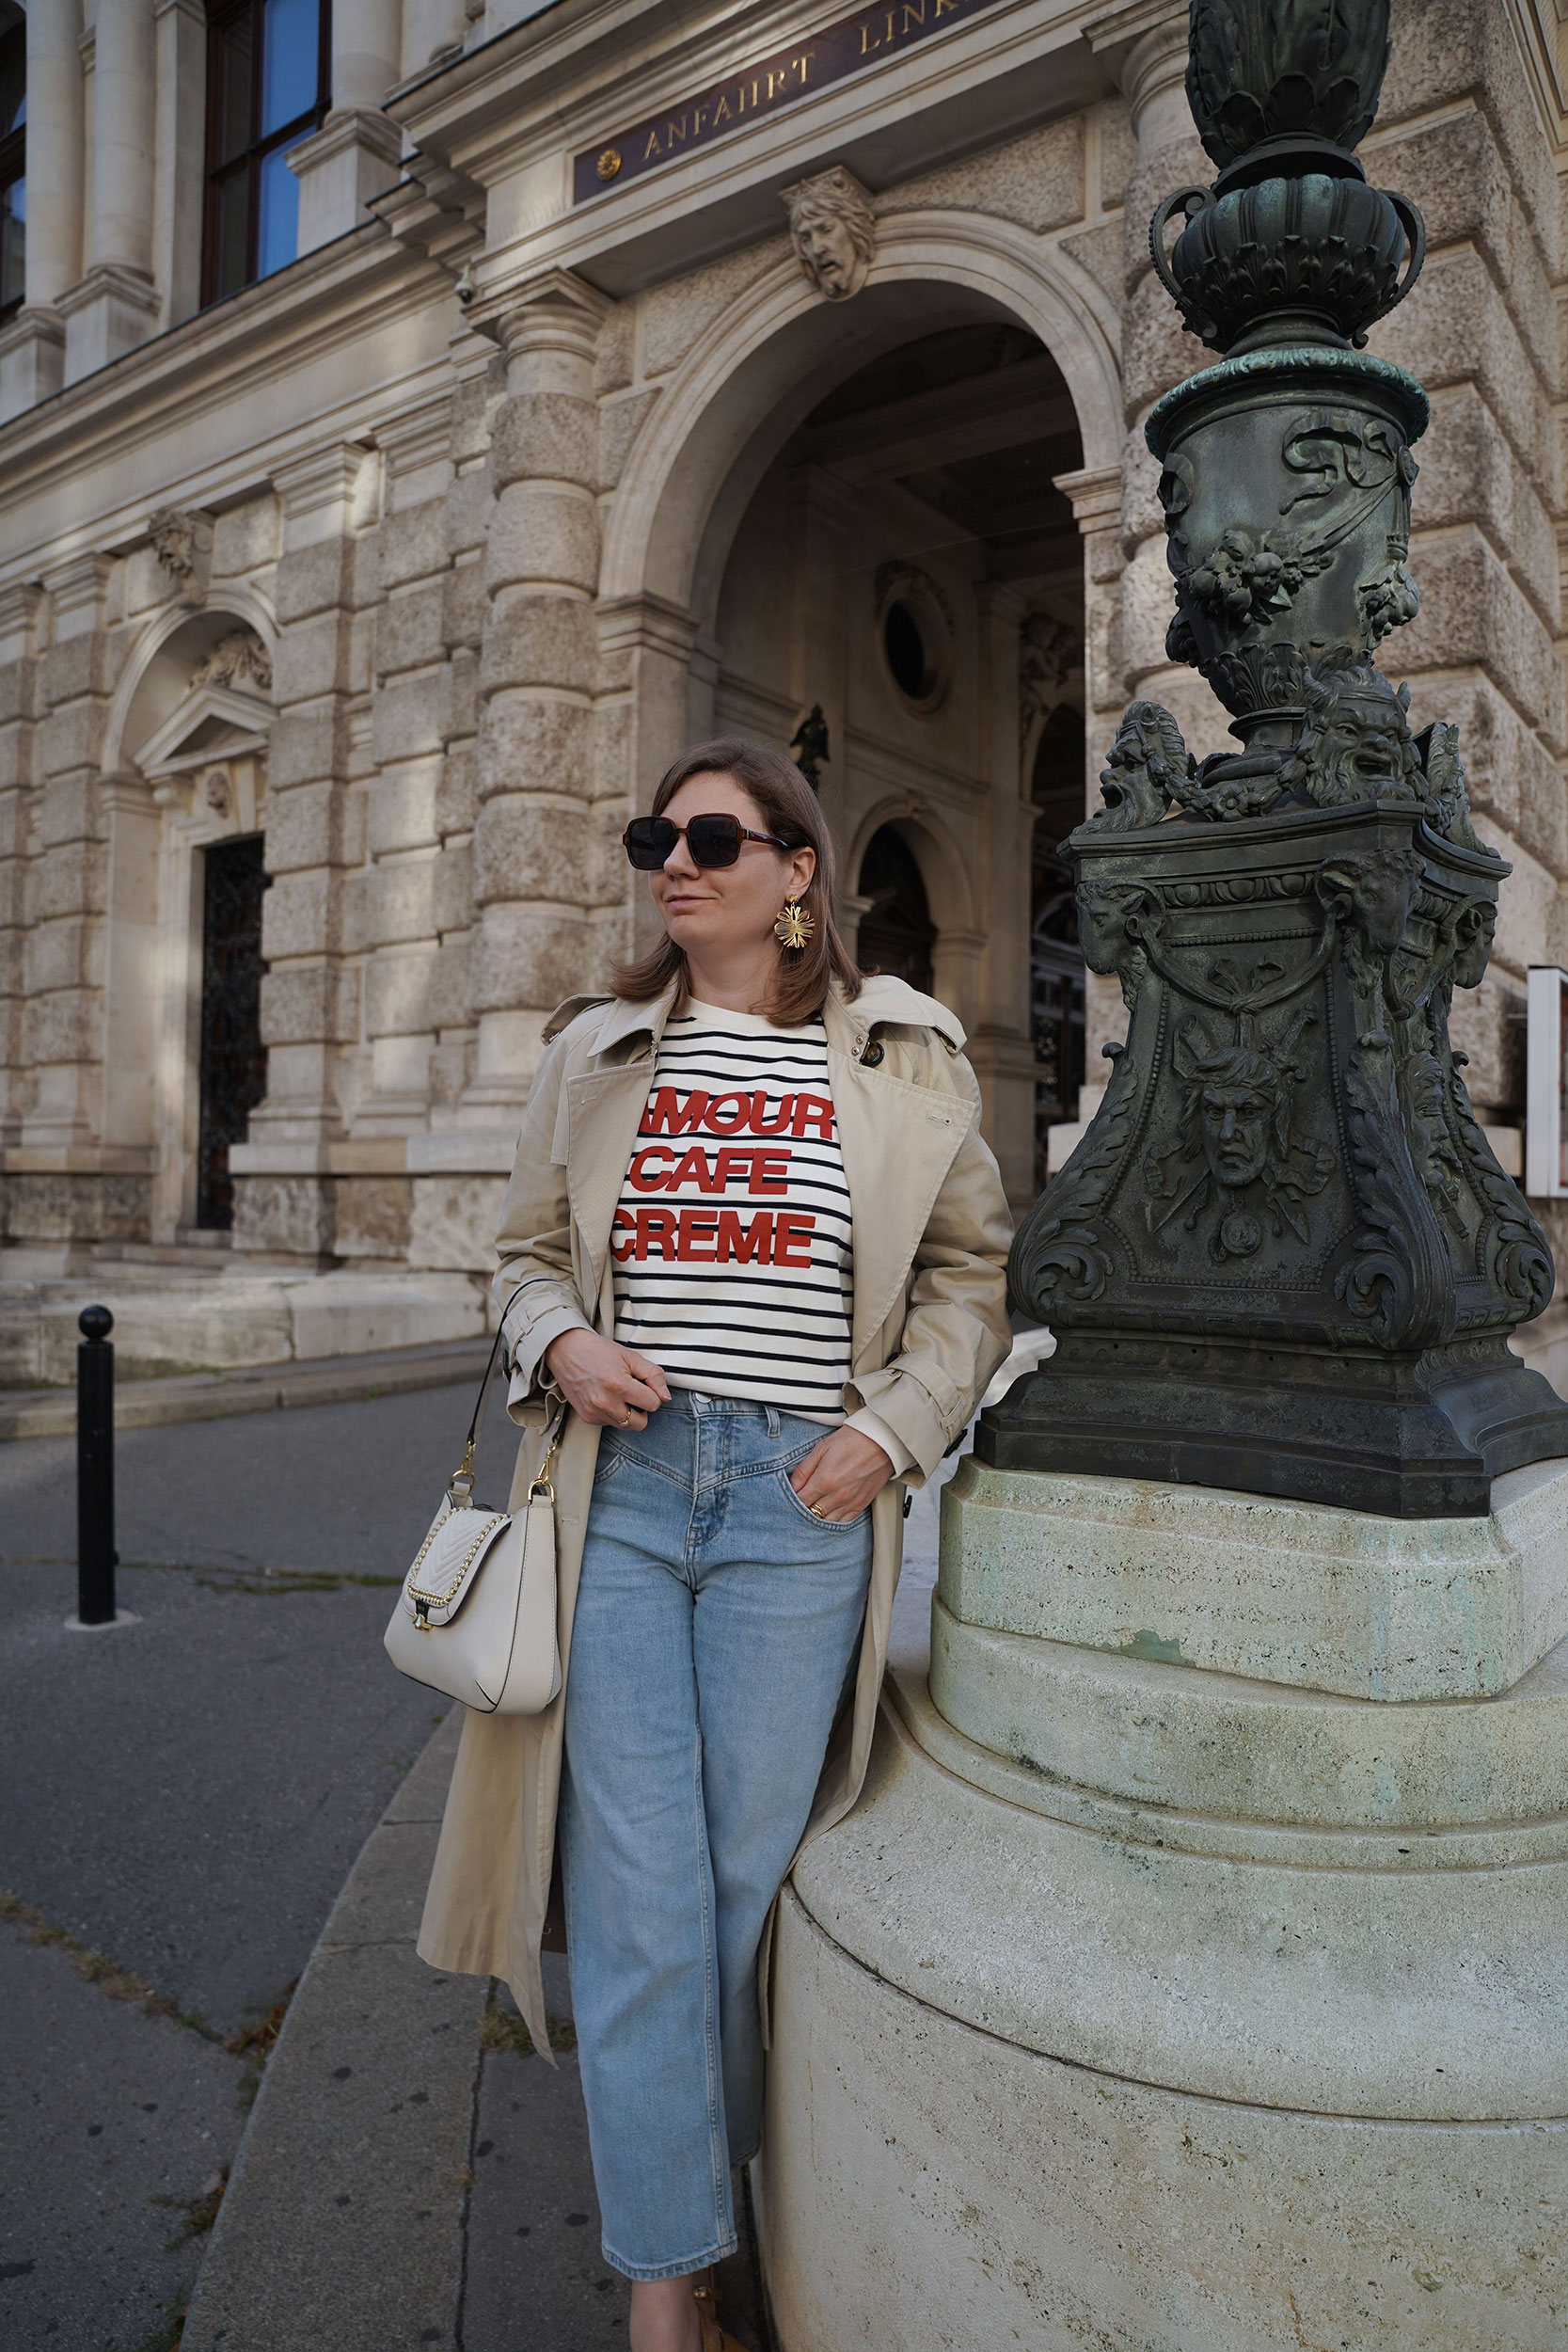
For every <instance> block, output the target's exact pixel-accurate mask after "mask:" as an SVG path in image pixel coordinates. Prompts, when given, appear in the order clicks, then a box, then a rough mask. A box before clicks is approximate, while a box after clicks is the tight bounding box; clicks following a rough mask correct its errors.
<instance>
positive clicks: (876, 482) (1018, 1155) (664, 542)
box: [599, 211, 1121, 1207]
mask: <svg viewBox="0 0 1568 2352" xmlns="http://www.w3.org/2000/svg"><path fill="white" fill-rule="evenodd" d="M878 240H879V242H878V256H877V261H876V263H875V265H874V267H873V270H872V273H871V277H870V279H869V280H868V282H867V284H866V286H865V288H864V290H863V293H862V294H859V295H857V296H855V297H854V299H853V300H852V301H849V302H845V303H838V304H829V303H825V302H824V301H823V300H822V298H821V297H820V295H819V294H817V293H816V290H815V289H814V288H812V287H811V286H810V285H809V284H808V283H807V282H806V280H805V279H804V278H803V276H802V274H801V272H800V268H799V266H798V264H797V263H796V262H795V261H794V259H793V256H786V257H784V258H782V259H781V261H780V262H779V263H777V264H776V265H774V266H773V267H772V268H770V269H769V270H768V271H767V272H765V273H764V274H763V275H762V276H761V277H760V278H758V279H757V280H756V281H755V282H754V283H753V285H752V288H751V289H749V291H748V294H747V296H746V298H745V300H744V301H743V302H741V303H737V304H734V305H731V306H729V307H727V308H726V309H725V310H724V311H723V312H722V313H721V314H720V316H719V317H718V319H717V322H716V324H715V326H713V327H712V328H711V329H710V330H709V331H708V332H707V333H706V334H705V335H704V336H703V337H701V338H699V339H698V340H697V341H696V342H694V344H693V347H692V349H691V351H690V352H689V355H688V356H687V357H686V358H685V359H684V360H683V362H682V364H681V365H680V367H679V368H678V369H676V370H675V371H673V373H672V375H671V376H670V377H669V378H667V379H666V381H665V384H664V387H663V389H661V391H660V393H659V396H658V403H657V408H656V409H655V410H654V411H653V413H652V415H651V416H650V418H649V421H648V423H647V425H646V426H645V428H644V430H643V432H642V433H641V435H640V436H639V437H638V439H637V440H636V442H635V443H634V445H633V448H632V451H631V454H630V459H629V461H628V464H627V468H626V473H625V475H624V477H623V480H622V482H621V485H620V486H619V488H618V490H617V492H616V495H615V498H614V500H613V501H612V503H611V505H610V509H609V511H608V514H607V517H606V530H605V537H604V545H603V560H602V564H601V573H600V579H601V598H600V608H599V609H600V614H601V627H602V628H603V629H604V632H605V642H606V645H607V651H609V650H611V649H612V652H613V658H614V659H615V660H616V661H617V663H618V664H621V663H625V662H626V650H625V649H626V648H627V647H628V646H629V647H631V648H633V652H632V658H631V661H630V663H629V664H627V665H626V666H627V669H628V670H629V676H630V683H631V689H632V703H631V723H630V725H629V727H627V726H626V722H625V721H618V724H620V725H621V726H622V727H623V730H624V739H626V740H627V741H628V743H629V745H630V761H631V768H632V773H631V775H630V777H629V778H628V783H629V786H630V791H631V796H632V798H633V799H634V800H635V801H637V802H638V803H641V804H643V805H645V804H646V800H647V797H648V795H649V793H650V792H651V790H652V787H653V785H654V783H655V781H656V780H657V775H658V773H659V771H660V770H661V769H662V768H663V767H664V766H665V765H666V764H667V763H668V761H669V759H670V758H671V757H672V756H673V755H674V754H675V752H676V751H678V750H679V749H680V747H681V745H682V744H683V743H684V742H686V741H690V740H692V739H696V738H700V737H701V736H703V735H705V734H709V733H713V732H717V731H719V730H721V729H723V730H726V731H728V730H736V731H739V732H743V733H748V734H755V735H758V736H761V737H764V738H765V739H769V740H771V741H774V742H777V743H781V744H787V743H788V742H789V741H790V739H791V738H792V737H793V736H794V735H795V734H796V733H797V731H798V729H799V728H800V724H801V722H802V721H803V720H804V719H806V718H807V716H808V714H810V713H811V712H812V711H813V710H814V709H815V708H816V707H818V706H819V707H820V709H821V712H822V715H823V718H824V720H825V722H826V725H827V734H828V755H827V757H826V758H825V759H824V760H822V761H820V762H819V763H818V777H819V787H820V791H821V797H822V802H823V806H824V809H825V810H826V812H827V814H828V816H829V818H830V821H831V823H832V827H833V831H834V835H835V839H836V841H837V843H838V847H839V851H840V874H841V888H842V891H843V903H842V914H843V916H844V918H845V924H846V929H847V933H848V935H849V937H850V938H851V940H852V941H857V942H858V944H859V946H860V948H861V951H862V955H863V961H866V962H868V963H877V964H880V965H881V966H882V967H883V968H884V969H895V968H897V969H900V970H902V971H903V972H904V973H905V974H906V975H909V976H913V974H915V973H916V972H918V973H920V974H924V973H925V971H926V969H927V964H928V965H929V969H930V975H931V978H930V982H929V985H931V986H932V987H933V989H934V992H935V993H937V994H939V995H941V996H942V997H943V998H944V999H945V1000H946V1001H947V1002H949V1003H950V1004H952V1005H953V1007H954V1009H955V1010H956V1011H957V1012H958V1016H959V1018H960V1019H961V1020H962V1021H963V1023H964V1025H965V1027H966V1029H967V1030H968V1032H969V1035H970V1040H971V1047H970V1050H971V1054H972V1057H973V1059H974V1066H975V1069H976V1072H977V1074H978V1076H979V1079H980V1085H981V1092H982V1098H983V1105H984V1108H983V1118H984V1124H985V1129H986V1133H987V1135H988V1136H989V1137H990V1141H991V1142H992V1145H993V1148H994V1149H995V1150H996V1151H997V1153H998V1157H999V1159H1000V1160H1001V1162H1002V1166H1003V1172H1004V1177H1005V1181H1006V1184H1007V1189H1008V1192H1009V1195H1010V1197H1011V1198H1012V1199H1013V1200H1014V1202H1015V1204H1016V1205H1017V1206H1019V1207H1022V1206H1023V1205H1024V1204H1025V1203H1026V1202H1027V1201H1028V1200H1031V1199H1032V1198H1033V1196H1034V1191H1035V1176H1036V1161H1037V1153H1036V1148H1035V1147H1036V1129H1037V1070H1036V1047H1035V1041H1034V1035H1033V1029H1032V1015H1031V997H1032V977H1031V923H1032V914H1033V908H1032V904H1031V850H1032V836H1033V832H1034V826H1035V815H1036V812H1035V810H1034V808H1033V806H1032V804H1031V801H1030V792H1029V786H1030V778H1031V773H1032V770H1031V765H1030V762H1031V756H1032V754H1033V751H1034V748H1035V743H1036V741H1037V735H1038V727H1039V720H1040V700H1039V691H1038V689H1039V677H1038V671H1039V662H1040V648H1041V646H1042V645H1043V646H1044V647H1045V648H1046V649H1047V654H1048V657H1049V659H1048V663H1047V666H1048V668H1050V669H1051V672H1052V680H1051V683H1052V692H1053V696H1054V699H1055V700H1060V699H1061V698H1062V696H1063V694H1067V695H1068V696H1069V697H1070V696H1072V695H1074V694H1075V695H1076V699H1077V700H1078V701H1079V702H1080V703H1081V702H1082V700H1083V668H1082V665H1083V653H1082V647H1083V644H1084V639H1085V611H1084V565H1083V551H1082V540H1081V538H1080V536H1079V533H1078V530H1077V527H1076V523H1075V520H1074V515H1073V509H1072V505H1071V502H1070V500H1069V497H1068V496H1067V495H1066V494H1065V493H1064V491H1063V489H1062V487H1061V486H1060V484H1059V483H1058V481H1057V477H1058V476H1059V475H1067V476H1069V477H1075V476H1076V475H1077V474H1078V473H1079V472H1080V470H1081V469H1083V468H1085V467H1090V468H1095V467H1099V468H1108V467H1109V466H1110V465H1111V464H1112V463H1113V462H1114V461H1115V460H1116V459H1117V456H1118V453H1119V442H1120V435H1121V421H1120V393H1119V388H1118V385H1117V369H1116V362H1115V357H1114V353H1113V349H1112V342H1111V338H1112V333H1113V331H1114V325H1113V322H1112V318H1111V311H1110V306H1109V305H1108V304H1107V303H1106V301H1105V299H1104V297H1103V295H1102V294H1101V293H1100V290H1099V289H1098V288H1096V287H1094V285H1093V284H1092V281H1090V280H1089V279H1088V278H1087V277H1086V276H1085V275H1083V274H1081V273H1079V272H1077V271H1076V270H1075V269H1074V268H1073V266H1072V265H1071V264H1070V263H1069V262H1066V261H1065V260H1064V259H1063V257H1062V256H1061V255H1060V254H1058V253H1056V252H1055V251H1054V250H1053V248H1052V247H1050V246H1046V245H1043V244H1042V243H1041V242H1040V241H1039V240H1037V239H1036V238H1034V237H1031V236H1030V235H1029V234H1028V233H1027V232H1025V231H1022V230H1018V229H1016V228H1014V227H1013V226H1012V225H1011V224H1009V223H1006V222H1003V221H999V220H996V219H994V218H992V217H990V216H985V215H938V214H934V213H921V212H918V211H911V212H909V213H907V214H898V213H890V214H884V215H880V216H879V223H878ZM687 631H689V634H687V633H686V632H687ZM1074 681H1076V682H1075V683H1074ZM1082 798H1083V778H1082V774H1080V778H1079V804H1080V809H1081V807H1082ZM890 827H891V828H892V829H893V834H894V837H895V839H896V840H897V841H898V843H899V844H900V845H901V847H900V848H898V849H894V848H892V847H891V846H890V845H889V843H888V841H887V840H885V839H879V838H878V836H879V835H881V834H883V832H884V829H886V828H890ZM874 845H875V846H874ZM868 861H869V863H868ZM895 867H896V869H897V870H896V871H895ZM922 899H923V900H924V910H923V911H922V906H921V901H922ZM644 919H645V918H644Z"/></svg>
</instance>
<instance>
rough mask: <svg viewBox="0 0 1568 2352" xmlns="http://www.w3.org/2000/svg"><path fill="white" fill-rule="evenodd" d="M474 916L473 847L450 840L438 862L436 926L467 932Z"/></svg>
mask: <svg viewBox="0 0 1568 2352" xmlns="http://www.w3.org/2000/svg"><path fill="white" fill-rule="evenodd" d="M492 805H494V806H498V807H505V806H506V805H507V803H504V802H498V803H492ZM473 919H474V881H473V847H472V844H471V843H470V842H467V841H449V842H448V843H447V845H446V847H445V848H444V849H443V850H442V851H441V854H440V856H439V857H438V858H437V859H436V930H438V931H440V932H442V933H443V934H445V933H446V932H448V931H466V930H467V929H468V927H469V925H470V924H471V923H472V921H473Z"/></svg>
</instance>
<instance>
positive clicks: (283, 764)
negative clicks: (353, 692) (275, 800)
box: [267, 702, 348, 826]
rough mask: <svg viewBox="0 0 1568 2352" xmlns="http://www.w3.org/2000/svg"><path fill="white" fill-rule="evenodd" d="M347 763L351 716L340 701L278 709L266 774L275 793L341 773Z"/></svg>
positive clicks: (268, 743) (344, 771) (269, 744)
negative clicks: (314, 705) (295, 708)
mask: <svg viewBox="0 0 1568 2352" xmlns="http://www.w3.org/2000/svg"><path fill="white" fill-rule="evenodd" d="M347 766H348V718H347V714H346V712H345V711H344V710H343V708H342V707H341V704H339V703H336V702H327V703H325V704H324V705H323V707H320V708H318V709H315V710H280V711H279V712H278V714H277V718H276V719H275V720H274V721H273V723H272V733H271V735H270V737H269V738H268V741H267V778H268V784H269V787H270V789H271V792H272V794H273V795H274V797H276V795H277V793H278V792H279V791H282V790H284V789H286V788H289V787H293V786H296V785H302V784H314V783H317V782H318V781H325V780H328V779H330V778H333V777H337V776H341V775H343V774H344V773H346V771H347ZM268 823H269V826H270V823H271V819H270V818H269V819H268Z"/></svg>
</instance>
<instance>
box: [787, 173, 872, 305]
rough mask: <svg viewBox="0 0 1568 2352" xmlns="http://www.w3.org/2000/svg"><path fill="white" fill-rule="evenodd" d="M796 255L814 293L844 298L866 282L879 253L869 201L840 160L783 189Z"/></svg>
mask: <svg viewBox="0 0 1568 2352" xmlns="http://www.w3.org/2000/svg"><path fill="white" fill-rule="evenodd" d="M779 195H780V199H781V201H782V202H783V204H784V209H785V211H786V212H787V213H788V215H789V235H790V242H791V243H792V245H793V246H794V247H795V253H796V258H797V260H798V261H799V262H800V267H801V268H802V269H803V270H804V271H805V274H806V276H807V277H808V278H810V279H811V282H812V284H813V285H814V286H815V287H816V291H817V293H818V294H822V295H824V296H825V297H826V298H827V300H828V301H830V302H847V301H848V299H849V297H850V295H851V294H859V292H860V290H861V288H862V287H863V285H864V283H865V280H866V277H867V275H868V273H869V271H870V268H871V264H872V262H873V261H874V260H875V259H876V254H877V217H876V215H875V213H874V212H873V210H872V205H871V199H870V197H869V195H868V194H867V193H866V191H865V189H864V188H863V187H862V185H861V183H860V182H859V181H858V180H857V179H856V178H855V175H854V173H853V172H851V171H847V170H846V169H845V167H844V166H843V165H842V164H834V165H833V166H832V169H831V170H828V171H819V172H817V173H816V174H815V175H814V177H813V178H811V179H810V180H797V181H796V182H795V183H794V185H793V186H792V187H787V188H781V190H780V191H779Z"/></svg>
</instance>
